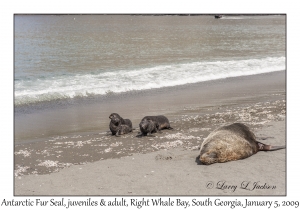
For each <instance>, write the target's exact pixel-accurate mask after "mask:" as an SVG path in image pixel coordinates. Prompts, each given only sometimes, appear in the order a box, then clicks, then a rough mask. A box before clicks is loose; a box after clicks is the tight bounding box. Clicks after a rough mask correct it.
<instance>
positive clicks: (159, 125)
mask: <svg viewBox="0 0 300 210" xmlns="http://www.w3.org/2000/svg"><path fill="white" fill-rule="evenodd" d="M163 129H173V128H172V127H171V126H170V122H169V120H168V118H166V117H165V116H163V115H158V116H146V117H144V118H143V119H142V120H141V122H140V130H141V135H144V136H146V135H147V134H148V133H150V134H152V133H156V132H160V131H161V130H163Z"/></svg>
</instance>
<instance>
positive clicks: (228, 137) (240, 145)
mask: <svg viewBox="0 0 300 210" xmlns="http://www.w3.org/2000/svg"><path fill="white" fill-rule="evenodd" d="M284 148H285V146H271V145H266V144H263V143H261V142H258V141H256V137H255V135H254V134H253V133H252V132H251V131H250V129H249V128H248V127H247V126H246V125H244V124H242V123H234V124H231V125H228V126H223V127H220V128H217V129H216V130H214V131H213V132H212V133H210V134H209V135H208V137H207V138H206V139H205V140H204V141H203V143H202V145H201V148H200V157H199V160H200V162H201V163H202V164H205V165H210V164H213V163H224V162H227V161H232V160H240V159H244V158H247V157H250V156H251V155H254V154H256V153H257V152H258V151H273V150H278V149H284Z"/></svg>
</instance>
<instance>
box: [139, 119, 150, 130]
mask: <svg viewBox="0 0 300 210" xmlns="http://www.w3.org/2000/svg"><path fill="white" fill-rule="evenodd" d="M151 122H152V121H151V120H148V119H144V120H142V121H141V122H140V128H142V129H144V130H147V128H148V126H149V125H150V124H151Z"/></svg>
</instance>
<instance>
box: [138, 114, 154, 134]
mask: <svg viewBox="0 0 300 210" xmlns="http://www.w3.org/2000/svg"><path fill="white" fill-rule="evenodd" d="M139 126H140V130H141V132H142V133H141V135H143V136H151V135H152V133H156V132H157V127H158V123H157V122H155V121H153V120H150V119H146V118H145V119H143V120H142V121H141V122H140V124H139Z"/></svg>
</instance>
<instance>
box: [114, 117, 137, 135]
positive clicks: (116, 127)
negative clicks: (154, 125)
mask: <svg viewBox="0 0 300 210" xmlns="http://www.w3.org/2000/svg"><path fill="white" fill-rule="evenodd" d="M109 119H110V123H109V129H110V131H111V133H112V135H116V133H117V132H120V130H123V131H125V130H130V131H129V132H131V131H132V123H131V121H130V120H129V119H123V118H122V117H121V116H120V115H118V114H117V113H112V114H111V115H109ZM121 125H127V126H128V128H121ZM123 131H121V133H122V132H123Z"/></svg>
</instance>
